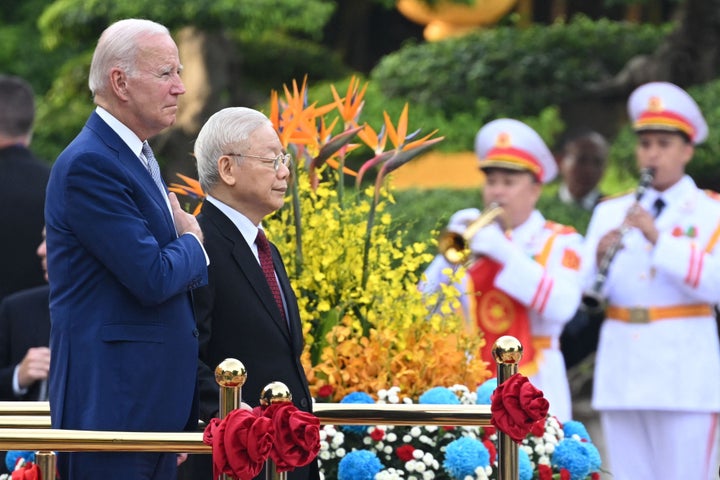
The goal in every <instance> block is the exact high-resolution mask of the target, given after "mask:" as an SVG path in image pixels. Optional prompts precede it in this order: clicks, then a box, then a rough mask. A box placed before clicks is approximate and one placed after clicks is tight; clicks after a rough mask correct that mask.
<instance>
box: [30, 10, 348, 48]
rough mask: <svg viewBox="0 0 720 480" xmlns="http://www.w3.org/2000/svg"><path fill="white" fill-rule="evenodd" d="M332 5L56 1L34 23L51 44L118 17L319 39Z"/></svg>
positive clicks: (94, 32) (84, 36) (93, 31)
mask: <svg viewBox="0 0 720 480" xmlns="http://www.w3.org/2000/svg"><path fill="white" fill-rule="evenodd" d="M334 7H335V3H334V2H333V1H332V0H253V1H246V2H239V1H236V0H155V1H147V0H124V1H122V2H118V1H114V0H56V1H55V2H53V3H52V4H50V5H49V6H48V8H47V9H45V11H44V12H43V14H42V15H41V16H40V19H39V21H38V23H39V26H40V30H41V31H42V33H43V41H44V42H45V43H46V44H47V45H48V46H50V47H54V46H57V45H59V44H61V43H64V42H72V41H77V42H85V41H87V40H88V39H93V40H94V39H96V38H97V36H98V35H99V33H100V32H101V31H102V30H103V29H104V28H105V27H106V26H107V25H108V24H109V23H111V22H113V21H115V20H118V19H121V18H133V17H142V18H150V19H153V20H155V21H158V22H160V23H162V24H164V25H166V26H167V27H168V28H170V29H175V28H179V27H183V26H188V25H192V26H194V27H196V28H198V29H200V30H208V29H230V30H233V29H237V30H238V31H241V32H243V34H244V35H247V36H253V35H257V34H260V33H262V32H265V31H269V30H274V31H282V32H292V33H296V34H299V35H304V36H307V37H310V38H313V39H315V40H320V38H319V35H320V32H321V31H322V28H323V26H324V25H325V24H326V23H327V21H328V20H329V18H330V15H331V14H332V12H333V10H334Z"/></svg>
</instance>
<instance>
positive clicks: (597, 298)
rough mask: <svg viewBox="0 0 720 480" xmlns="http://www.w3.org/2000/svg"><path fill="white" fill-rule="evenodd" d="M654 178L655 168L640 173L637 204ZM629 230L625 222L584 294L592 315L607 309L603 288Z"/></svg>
mask: <svg viewBox="0 0 720 480" xmlns="http://www.w3.org/2000/svg"><path fill="white" fill-rule="evenodd" d="M654 177H655V169H654V168H650V167H648V168H643V169H642V170H641V171H640V181H639V183H638V186H637V189H636V190H635V203H637V202H639V201H640V200H641V199H642V197H643V195H645V191H646V190H647V189H648V187H649V186H650V184H651V183H652V181H653V178H654ZM628 230H630V227H629V226H628V225H627V222H625V221H623V223H622V225H620V235H618V237H617V240H616V241H615V242H614V243H613V244H612V245H610V247H609V248H608V249H607V250H606V251H605V255H603V257H602V259H601V260H600V264H599V265H598V271H597V274H596V275H595V281H594V282H593V284H592V287H591V288H590V290H589V291H587V292H585V293H583V296H582V307H583V308H584V309H585V310H586V311H587V312H589V313H590V314H597V313H600V312H601V311H603V310H604V309H605V299H604V298H603V296H602V291H603V287H604V286H605V282H606V281H607V277H608V271H609V270H610V264H611V263H612V261H613V258H615V255H616V254H617V252H618V251H619V250H620V247H621V246H622V240H623V237H624V236H625V234H626V233H627V232H628Z"/></svg>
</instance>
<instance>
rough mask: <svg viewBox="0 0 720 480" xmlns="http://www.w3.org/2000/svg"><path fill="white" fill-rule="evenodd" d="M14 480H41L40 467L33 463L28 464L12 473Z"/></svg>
mask: <svg viewBox="0 0 720 480" xmlns="http://www.w3.org/2000/svg"><path fill="white" fill-rule="evenodd" d="M10 478H11V479H12V480H40V467H38V466H37V465H36V464H35V463H33V462H27V463H26V464H25V465H23V466H22V467H20V468H19V469H17V470H15V471H13V472H12V475H11V477H10Z"/></svg>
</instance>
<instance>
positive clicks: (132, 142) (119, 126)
mask: <svg viewBox="0 0 720 480" xmlns="http://www.w3.org/2000/svg"><path fill="white" fill-rule="evenodd" d="M95 113H97V114H98V116H99V117H100V118H102V119H103V121H104V122H105V123H107V124H108V126H109V127H110V128H112V129H113V131H114V132H115V133H117V134H118V136H119V137H120V138H121V139H122V141H123V142H125V144H126V145H127V146H128V147H129V148H130V150H131V151H132V152H133V153H134V154H135V156H136V157H138V158H141V157H140V154H141V153H142V145H143V142H142V140H140V138H138V136H137V135H135V133H133V131H132V130H130V129H129V128H128V127H127V126H126V125H125V124H124V123H122V122H121V121H120V120H118V119H117V118H115V117H114V116H113V115H112V114H111V113H110V112H108V111H107V110H105V109H104V108H103V107H100V106H98V107H97V108H96V109H95Z"/></svg>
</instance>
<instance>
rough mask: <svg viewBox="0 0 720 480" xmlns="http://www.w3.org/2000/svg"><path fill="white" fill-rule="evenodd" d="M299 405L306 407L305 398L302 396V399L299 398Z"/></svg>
mask: <svg viewBox="0 0 720 480" xmlns="http://www.w3.org/2000/svg"><path fill="white" fill-rule="evenodd" d="M300 406H301V407H303V408H307V407H308V401H307V398H302V399H300Z"/></svg>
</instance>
